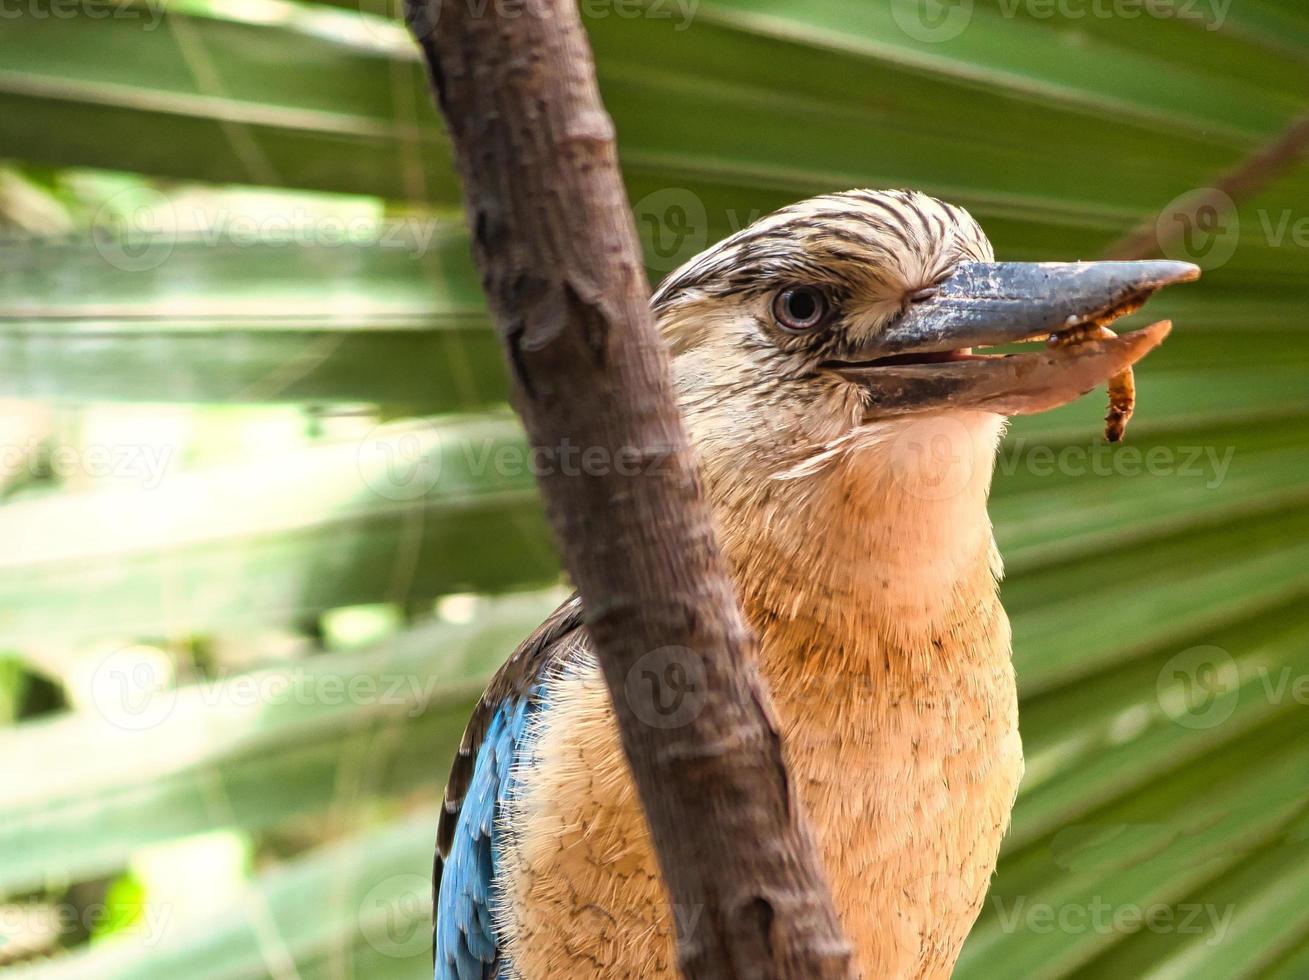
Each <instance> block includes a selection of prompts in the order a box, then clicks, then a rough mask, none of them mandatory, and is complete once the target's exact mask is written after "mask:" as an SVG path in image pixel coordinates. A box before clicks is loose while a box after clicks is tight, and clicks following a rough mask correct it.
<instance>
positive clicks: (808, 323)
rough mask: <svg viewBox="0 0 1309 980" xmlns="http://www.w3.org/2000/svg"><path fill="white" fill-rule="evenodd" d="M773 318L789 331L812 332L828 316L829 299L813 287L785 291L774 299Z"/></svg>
mask: <svg viewBox="0 0 1309 980" xmlns="http://www.w3.org/2000/svg"><path fill="white" fill-rule="evenodd" d="M773 316H774V317H776V318H777V322H778V323H779V324H780V325H781V326H783V327H784V328H786V329H787V330H791V331H794V332H800V331H804V330H812V329H813V328H814V327H816V326H818V325H819V324H820V323H822V322H823V318H824V317H826V316H827V297H825V296H824V295H823V294H822V293H820V292H819V291H818V290H817V289H814V288H813V287H812V286H793V287H791V288H790V289H783V290H782V291H781V292H780V293H778V294H777V296H776V297H775V298H774V299H773Z"/></svg>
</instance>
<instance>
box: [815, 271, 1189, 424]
mask: <svg viewBox="0 0 1309 980" xmlns="http://www.w3.org/2000/svg"><path fill="white" fill-rule="evenodd" d="M1199 276H1200V269H1199V268H1198V267H1197V266H1194V265H1191V264H1190V263H1187V262H1170V261H1150V262H1067V263H1053V262H968V263H964V264H963V265H961V266H960V267H959V268H958V269H957V270H956V271H955V272H954V273H953V274H952V275H951V276H950V278H949V279H946V280H945V281H944V282H942V283H940V285H939V286H937V287H936V288H935V289H932V290H926V291H923V292H921V293H919V294H917V295H916V296H915V298H914V301H913V302H912V303H911V304H910V305H909V307H908V309H907V310H906V312H905V314H904V315H903V316H902V317H901V318H900V319H898V320H897V321H895V322H894V323H893V324H892V325H891V326H890V327H889V328H887V329H886V330H885V331H883V332H882V333H881V334H879V335H878V336H877V337H875V338H872V339H871V340H869V341H867V342H865V343H863V344H861V345H860V346H859V348H858V349H857V350H852V351H850V352H848V355H849V356H848V358H847V357H843V358H842V359H841V360H838V361H829V362H827V364H826V365H825V366H826V367H827V368H829V369H831V370H833V371H835V372H836V373H838V374H840V375H841V376H842V377H844V378H846V379H847V380H850V381H854V382H856V383H857V384H859V385H860V386H861V387H863V388H864V389H865V391H866V393H867V397H868V400H869V403H870V404H869V415H870V416H887V415H899V414H906V413H911V412H924V411H940V410H948V409H952V408H958V409H975V410H980V411H989V412H995V413H997V414H1000V415H1021V414H1029V413H1032V412H1043V411H1046V410H1047V409H1051V408H1056V407H1058V406H1059V405H1063V404H1066V403H1067V402H1070V401H1073V400H1074V399H1075V398H1078V397H1079V396H1081V395H1084V394H1086V393H1087V392H1088V391H1090V390H1092V389H1093V388H1096V387H1098V386H1099V385H1102V384H1104V383H1105V382H1106V381H1108V380H1109V378H1111V377H1113V376H1114V375H1115V374H1118V373H1120V372H1121V371H1123V370H1125V369H1127V368H1129V367H1131V366H1132V365H1133V364H1135V363H1136V362H1137V361H1139V360H1140V359H1141V358H1142V357H1144V356H1145V355H1146V354H1147V353H1148V352H1149V351H1150V350H1152V349H1153V348H1154V347H1156V346H1158V345H1159V344H1160V343H1161V342H1162V341H1163V339H1164V337H1165V336H1167V334H1168V330H1169V324H1167V323H1159V324H1155V325H1154V326H1152V327H1148V328H1146V329H1144V330H1140V331H1137V332H1136V333H1132V334H1127V335H1124V336H1123V337H1107V336H1106V337H1103V338H1100V339H1091V340H1088V341H1087V342H1084V343H1076V344H1067V345H1061V346H1050V347H1046V348H1044V349H1042V350H1041V351H1034V352H1031V353H1021V354H1009V355H978V354H974V353H972V350H971V349H972V348H975V347H991V346H996V345H999V344H1009V343H1015V342H1018V341H1025V340H1038V339H1039V340H1045V339H1046V338H1048V337H1050V336H1052V335H1066V334H1081V333H1087V334H1090V335H1092V336H1094V334H1095V333H1096V332H1097V328H1099V327H1102V326H1105V325H1107V324H1109V323H1112V322H1113V321H1114V320H1117V319H1118V318H1119V317H1122V316H1126V315H1127V314H1128V313H1131V312H1132V311H1134V310H1136V309H1137V308H1139V307H1140V306H1141V305H1142V304H1143V303H1144V302H1145V301H1146V300H1147V299H1149V297H1150V296H1151V295H1152V294H1153V293H1154V292H1155V291H1156V290H1159V289H1162V288H1163V287H1164V286H1169V285H1172V284H1173V283H1180V282H1190V281H1192V280H1194V279H1197V278H1199Z"/></svg>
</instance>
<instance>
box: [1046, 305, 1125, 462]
mask: <svg viewBox="0 0 1309 980" xmlns="http://www.w3.org/2000/svg"><path fill="white" fill-rule="evenodd" d="M1117 336H1118V334H1116V333H1114V332H1113V331H1112V330H1110V329H1109V328H1108V327H1101V326H1095V325H1094V324H1087V325H1084V326H1081V327H1074V328H1073V329H1072V330H1068V331H1065V332H1063V333H1057V334H1053V335H1052V336H1051V337H1050V344H1051V345H1052V346H1055V347H1065V346H1067V345H1068V344H1080V343H1082V342H1084V341H1087V340H1093V339H1094V340H1113V339H1114V338H1115V337H1117ZM1108 389H1109V412H1108V414H1106V415H1105V417H1104V437H1105V440H1106V441H1108V442H1122V440H1123V434H1124V433H1125V432H1126V431H1127V423H1128V422H1129V421H1131V418H1132V413H1133V412H1134V411H1135V410H1136V376H1135V375H1134V374H1133V373H1132V369H1131V368H1130V367H1126V368H1123V370H1121V371H1119V372H1118V373H1117V374H1115V375H1114V376H1113V377H1112V378H1110V379H1109V384H1108Z"/></svg>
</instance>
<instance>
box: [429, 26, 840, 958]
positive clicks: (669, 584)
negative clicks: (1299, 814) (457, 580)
mask: <svg viewBox="0 0 1309 980" xmlns="http://www.w3.org/2000/svg"><path fill="white" fill-rule="evenodd" d="M409 3H410V8H409V16H410V26H411V28H413V30H414V33H415V35H416V37H417V38H418V40H419V43H420V44H421V46H422V49H423V54H424V56H425V57H426V60H427V64H428V69H429V73H430V78H431V81H432V84H433V88H434V90H435V93H436V98H437V102H438V103H439V105H440V107H441V110H442V112H443V113H444V115H445V118H446V122H447V125H448V127H449V131H450V135H451V137H452V140H453V143H454V150H455V156H456V161H457V164H458V168H459V171H460V174H461V175H462V178H463V186H464V200H465V205H466V213H467V215H468V219H469V223H470V225H471V227H472V231H473V242H474V245H473V250H474V256H475V258H476V260H477V264H478V267H479V269H480V271H481V275H482V285H483V288H484V289H485V291H486V294H487V297H488V299H489V302H490V306H491V310H492V313H493V314H494V317H495V320H496V324H497V327H498V331H499V334H500V337H501V339H502V341H503V342H504V347H505V352H506V355H507V358H508V361H509V364H510V367H511V371H512V375H513V379H512V380H513V399H514V404H515V407H516V408H517V410H518V412H519V413H520V415H521V416H522V418H523V422H524V424H525V425H526V428H527V433H528V437H529V439H530V440H531V442H532V444H533V446H534V447H537V451H538V452H541V453H544V454H545V456H544V458H545V459H547V460H552V461H554V462H555V463H556V464H558V465H554V466H546V467H544V469H545V470H546V471H547V472H546V474H545V475H543V476H541V477H540V485H541V490H542V493H543V495H544V497H545V501H546V507H547V511H548V513H549V515H550V520H551V524H552V526H553V528H554V531H555V535H556V537H557V540H558V543H559V546H560V549H561V551H562V552H563V556H564V561H565V564H566V566H567V568H568V570H569V572H570V573H571V574H572V576H573V579H574V581H575V582H576V584H577V587H578V589H579V591H580V592H581V595H582V601H583V605H584V607H585V610H586V617H587V627H588V629H589V631H590V635H591V638H592V640H593V642H594V645H595V648H596V651H597V654H598V656H599V659H600V663H601V665H602V669H603V672H604V676H605V679H606V682H607V684H608V687H609V690H610V693H611V695H612V700H613V702H614V707H615V712H616V715H617V719H618V726H619V729H620V731H621V734H622V742H623V747H624V750H625V751H626V753H627V759H628V761H629V763H630V764H631V768H632V772H633V774H634V776H635V780H636V785H637V789H638V790H639V793H640V797H641V801H642V804H643V805H644V807H645V812H646V817H647V821H648V823H649V827H650V831H651V835H652V838H653V841H654V846H655V851H656V853H657V855H658V859H659V865H660V868H661V870H662V872H663V876H664V880H665V881H666V883H667V885H668V890H669V892H670V898H671V900H672V902H673V907H674V910H683V911H685V912H686V913H688V914H679V915H676V916H675V917H674V921H676V922H678V924H679V925H678V929H679V937H678V950H679V961H680V964H681V967H682V970H683V972H684V973H685V975H686V976H688V977H695V978H709V977H713V978H728V977H751V978H756V977H758V978H765V977H768V978H771V977H778V978H781V977H795V978H805V980H811V978H817V980H823V978H836V977H848V976H849V975H850V973H849V971H850V966H849V950H848V946H847V944H846V942H845V940H844V938H843V937H842V935H841V932H840V927H839V925H838V923H837V919H836V915H835V913H834V911H833V907H832V903H831V899H830V897H829V895H828V892H827V887H826V884H825V882H824V880H823V876H822V873H821V870H820V864H819V860H818V857H817V854H816V851H815V848H814V845H813V841H812V838H811V836H810V834H809V832H808V830H807V827H806V824H805V819H804V817H803V815H802V813H801V812H800V805H799V802H798V800H797V798H796V797H795V796H794V794H793V791H792V788H791V786H790V784H789V782H788V779H787V773H786V769H785V765H784V762H783V757H782V749H781V740H780V737H779V735H778V731H777V726H776V723H775V721H774V719H773V717H772V714H771V709H770V708H769V706H768V704H769V702H768V698H767V694H766V692H765V691H764V689H763V685H762V681H761V679H760V677H759V674H758V672H757V668H756V666H755V655H754V653H755V651H754V646H755V640H754V638H753V636H752V634H751V632H750V630H749V629H748V627H747V626H746V624H745V621H744V618H743V616H742V614H741V611H740V608H739V606H738V604H737V600H736V597H735V593H734V590H733V588H732V584H731V582H730V580H729V579H728V577H727V575H726V573H725V571H724V565H723V562H722V560H721V558H720V555H719V552H718V547H717V544H716V543H715V541H714V536H713V530H712V527H711V524H710V515H709V510H708V506H707V504H706V503H705V500H704V499H703V496H702V493H701V488H700V482H699V479H698V477H697V475H696V473H695V470H694V466H693V463H692V456H691V453H690V451H689V448H688V444H687V438H686V434H685V431H684V429H683V427H682V424H681V421H680V418H679V416H678V413H677V410H676V405H675V402H674V398H673V391H672V386H671V382H670V378H669V371H668V361H667V356H666V354H665V351H664V348H663V345H662V343H661V341H660V339H659V337H658V334H657V332H656V330H655V326H654V323H653V321H652V318H651V315H650V311H649V305H648V287H647V283H646V280H645V274H644V271H643V268H642V264H641V262H640V253H639V249H638V246H637V241H636V235H635V230H634V228H633V224H632V219H631V216H630V211H629V208H628V204H627V200H626V196H625V194H624V191H623V187H622V184H621V182H620V178H619V170H618V163H617V155H616V151H615V145H614V131H613V124H612V122H611V121H610V119H609V116H608V115H607V114H606V112H605V111H604V108H603V106H602V104H601V102H600V96H599V92H598V90H597V87H596V82H595V70H594V65H593V63H592V59H591V53H590V49H589V47H588V45H587V42H586V38H585V35H584V33H583V31H582V27H581V24H580V22H579V19H578V16H577V11H576V9H575V7H574V5H573V3H572V2H571V0H523V2H521V3H519V2H513V0H492V2H488V3H485V4H476V3H469V2H468V0H447V2H444V3H442V2H441V0H409ZM570 447H571V450H570ZM570 452H571V454H572V455H571V458H572V459H573V460H574V465H573V466H571V467H570V466H567V465H564V457H565V456H566V455H569V454H570ZM578 453H580V454H581V455H580V460H581V465H580V467H579V466H578V465H577V462H576V461H577V459H578V458H579V457H578V456H577V454H578ZM588 453H589V454H590V456H589V460H590V461H589V462H588V461H587V460H588V456H587V454H588ZM538 458H541V457H538ZM602 460H603V462H602ZM670 696H671V697H672V700H671V701H670V700H669V698H670ZM670 705H671V706H672V707H671V710H670ZM697 913H698V914H697ZM691 923H694V926H693V927H690V928H689V931H688V929H687V928H683V927H684V926H687V925H689V924H691Z"/></svg>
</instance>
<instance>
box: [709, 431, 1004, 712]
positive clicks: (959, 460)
mask: <svg viewBox="0 0 1309 980" xmlns="http://www.w3.org/2000/svg"><path fill="white" fill-rule="evenodd" d="M945 419H946V421H945V422H944V423H943V424H942V425H941V426H927V427H926V428H923V429H922V430H921V431H919V432H916V433H915V432H913V431H911V430H909V429H906V428H905V427H904V426H903V425H900V426H898V427H896V428H894V429H891V428H890V427H888V428H887V429H886V430H884V431H881V432H876V433H873V434H871V435H870V437H869V438H868V439H867V441H866V443H865V444H864V445H862V446H861V447H860V448H858V449H855V450H853V451H851V452H849V453H846V454H844V455H841V456H840V457H838V458H835V459H833V460H831V461H830V462H829V464H828V465H826V466H824V467H823V468H822V469H820V470H818V471H816V472H813V473H809V474H807V475H805V476H803V477H796V478H794V479H777V480H773V481H771V486H766V487H764V489H761V484H760V481H758V480H757V479H752V478H750V477H749V475H748V474H745V475H728V474H726V473H722V474H720V476H719V479H718V480H717V481H716V482H711V492H712V494H713V496H714V499H715V513H716V517H717V522H718V525H719V533H720V536H721V538H722V540H723V543H724V550H725V552H726V554H727V557H728V559H729V562H730V564H731V567H732V570H733V574H734V578H735V581H736V585H737V588H738V590H739V593H740V596H741V599H742V603H743V605H744V606H745V609H746V612H747V615H748V617H749V618H750V620H751V622H752V623H753V625H754V627H755V629H756V631H757V632H758V633H759V635H760V639H761V657H762V660H763V667H764V669H765V672H766V673H767V674H769V675H770V678H769V679H770V681H771V682H772V683H773V685H774V688H775V693H777V694H778V695H779V696H780V695H781V694H782V693H783V692H782V691H777V690H776V688H777V687H778V685H779V683H782V684H785V682H786V679H787V678H796V679H799V678H810V679H812V678H814V677H819V676H821V677H824V678H828V679H829V680H830V679H834V678H837V677H848V678H853V679H856V680H858V679H860V678H867V677H869V676H876V675H878V674H879V673H885V672H887V671H891V672H896V671H900V670H916V669H918V667H927V668H935V667H941V666H954V665H959V666H962V665H964V664H965V663H966V662H967V661H971V660H978V662H992V661H994V660H995V658H997V657H1004V658H1006V659H1007V657H1008V626H1007V622H1006V621H1005V618H1004V612H1003V609H1002V608H1001V607H1000V605H999V601H998V598H997V594H996V581H997V579H998V577H999V571H1000V563H999V557H998V553H997V551H996V548H995V541H994V537H993V535H992V531H991V522H990V518H989V516H988V514H987V510H986V499H987V493H988V491H989V488H990V480H991V472H992V467H993V463H994V457H995V448H996V444H997V442H998V438H999V434H1000V428H1001V423H1000V420H999V419H998V418H996V417H995V416H993V415H988V414H981V413H977V414H975V415H954V416H948V417H945ZM917 424H918V423H911V425H917ZM942 439H944V440H946V441H945V442H942V441H941V440H942ZM920 446H926V447H927V448H928V451H927V452H921V451H920V450H919V449H918V448H915V447H920ZM933 447H934V448H933ZM979 658H980V659H979Z"/></svg>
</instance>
